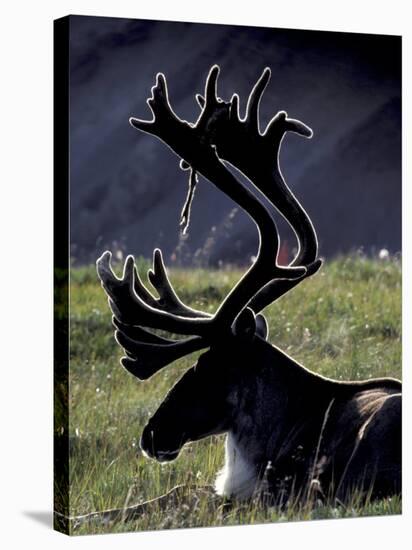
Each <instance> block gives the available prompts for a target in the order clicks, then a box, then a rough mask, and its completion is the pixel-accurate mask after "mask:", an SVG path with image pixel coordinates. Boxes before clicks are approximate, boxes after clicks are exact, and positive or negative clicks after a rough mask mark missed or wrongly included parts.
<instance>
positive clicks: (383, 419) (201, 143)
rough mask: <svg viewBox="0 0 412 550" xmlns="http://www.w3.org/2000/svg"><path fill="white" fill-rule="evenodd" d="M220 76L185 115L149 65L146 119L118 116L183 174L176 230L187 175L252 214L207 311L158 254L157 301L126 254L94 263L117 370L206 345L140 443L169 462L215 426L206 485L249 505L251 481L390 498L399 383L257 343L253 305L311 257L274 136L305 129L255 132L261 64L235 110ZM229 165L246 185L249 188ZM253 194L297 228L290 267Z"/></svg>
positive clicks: (259, 326) (272, 127) (280, 118)
mask: <svg viewBox="0 0 412 550" xmlns="http://www.w3.org/2000/svg"><path fill="white" fill-rule="evenodd" d="M219 71H220V68H219V67H218V66H217V65H215V66H213V67H212V68H211V69H210V71H209V74H208V76H207V79H206V85H205V92H204V95H200V94H198V95H197V96H196V99H197V102H198V104H199V106H200V114H199V116H198V118H197V120H196V122H194V123H188V122H187V121H185V120H182V119H180V118H179V117H178V116H177V115H176V114H175V112H174V111H173V109H172V107H171V105H170V102H169V97H168V89H167V82H166V78H165V76H164V75H163V74H161V73H159V74H158V75H157V78H156V84H155V85H154V86H153V88H152V90H151V92H152V95H151V97H150V98H149V99H148V100H147V103H148V105H149V107H150V109H151V111H152V114H153V119H152V120H149V121H148V120H141V119H138V118H134V117H133V118H131V119H130V123H131V125H132V126H133V127H134V128H136V129H137V130H139V131H141V132H145V133H147V134H151V135H152V136H155V137H156V138H158V139H160V140H161V141H162V142H163V143H164V144H166V145H167V146H168V147H169V148H170V149H171V150H172V151H173V152H174V153H175V154H176V155H177V156H178V157H179V158H180V159H181V160H180V167H181V168H182V169H183V170H187V171H189V193H188V197H187V200H186V204H185V206H184V208H183V211H182V221H181V223H182V225H183V226H184V230H185V229H186V228H187V225H188V223H189V218H190V203H191V200H192V198H193V192H194V188H195V185H196V184H197V183H198V175H200V176H202V177H203V178H204V179H206V180H208V181H209V182H211V183H212V184H214V185H215V186H216V187H217V188H218V189H219V190H221V191H222V192H223V193H225V194H226V195H227V196H228V197H230V198H231V199H232V200H233V201H234V202H235V203H236V204H237V205H238V206H239V207H240V208H242V209H243V210H244V211H245V212H246V213H247V214H248V215H249V216H250V218H251V219H252V220H253V221H254V223H255V225H256V227H257V230H258V235H259V248H258V252H257V254H256V256H255V259H254V261H253V263H252V265H251V266H250V267H249V269H247V271H246V273H245V274H244V275H243V277H242V278H241V279H240V280H239V281H238V282H237V284H236V285H235V286H234V288H232V290H231V291H230V292H229V293H228V294H227V296H226V297H225V298H224V299H223V300H222V302H221V304H220V305H219V307H218V308H217V310H216V312H215V313H214V314H209V313H206V312H203V311H198V310H195V309H193V308H191V307H189V306H188V305H186V304H184V303H183V302H182V300H181V299H180V298H179V296H178V295H177V293H176V292H175V290H174V288H173V286H172V283H171V281H170V279H169V277H168V274H167V271H166V268H165V265H164V261H163V257H162V253H161V251H160V250H159V249H156V250H155V251H154V254H153V268H152V269H150V270H149V271H148V279H149V281H150V283H151V285H152V286H153V289H154V290H155V291H156V293H157V296H156V295H155V294H154V293H153V291H151V290H150V289H149V288H148V287H147V285H144V284H143V282H142V279H141V276H140V274H139V272H138V269H137V267H136V263H135V260H134V257H133V256H128V257H127V259H126V261H125V263H124V269H123V275H122V276H121V277H120V278H119V277H117V276H116V275H115V273H114V272H113V270H112V266H111V253H110V252H109V251H106V252H104V253H103V255H102V256H101V257H100V258H99V259H98V260H97V272H98V276H99V278H100V280H101V284H102V287H103V289H104V290H105V292H106V293H107V296H108V302H109V305H110V308H111V311H112V313H113V318H112V319H113V324H114V326H115V338H116V341H117V343H118V344H119V345H120V346H121V348H123V350H124V352H125V356H124V357H122V359H121V364H122V365H123V367H124V368H125V369H126V370H127V371H129V373H131V374H132V375H133V376H135V377H137V378H139V379H140V380H146V379H148V378H150V377H151V376H152V375H154V374H155V373H156V372H158V371H159V370H160V369H162V368H164V367H165V366H167V365H168V364H170V363H172V362H173V361H175V360H177V359H179V358H181V357H183V356H185V355H187V354H190V353H192V352H195V351H199V350H206V351H203V353H202V354H201V355H200V356H199V359H198V360H197V362H196V364H195V365H194V366H193V367H191V368H190V369H188V370H187V371H186V372H185V373H184V374H183V376H182V377H181V379H180V380H179V381H178V382H177V383H176V384H175V385H174V387H173V388H172V389H171V390H170V391H169V393H168V394H167V395H166V397H165V399H164V400H163V402H162V403H161V405H160V406H159V408H158V410H157V411H156V412H155V414H154V415H153V416H152V417H151V418H150V419H149V420H148V423H147V425H146V427H145V428H144V430H143V433H142V435H141V440H140V446H141V449H142V450H143V452H144V453H145V455H147V456H148V457H151V458H153V459H156V460H158V461H160V462H167V461H171V460H174V459H176V458H177V457H178V455H179V453H180V451H181V449H182V447H183V446H184V445H185V444H186V443H187V442H193V441H198V440H200V439H202V438H205V437H208V436H211V435H213V434H226V447H225V464H224V467H223V469H222V470H221V472H220V473H218V475H217V479H216V491H217V492H218V493H219V494H220V495H223V496H225V497H228V498H230V499H239V500H244V499H250V498H252V497H253V496H254V495H256V494H258V493H259V491H262V490H263V488H264V490H265V492H266V494H269V495H272V496H273V498H275V499H278V500H280V499H285V498H286V499H287V498H288V495H289V496H290V495H291V494H293V495H294V496H297V497H298V498H300V497H302V498H304V497H307V496H308V495H309V494H313V492H314V491H315V492H316V495H317V498H326V497H332V498H338V499H341V500H342V501H344V500H345V499H347V498H349V495H350V494H352V493H353V492H354V491H362V492H363V493H364V494H368V495H369V496H371V497H383V496H388V495H394V494H400V491H401V388H402V386H401V382H400V381H398V380H396V379H393V378H376V379H370V380H365V381H337V380H333V379H329V378H326V377H324V376H321V375H319V374H316V373H315V372H311V371H310V370H308V369H306V368H305V367H304V366H302V365H301V364H299V363H298V362H297V361H295V360H294V359H292V358H291V357H289V356H288V355H287V354H286V353H284V352H283V351H282V350H281V349H279V348H278V347H276V346H275V345H273V344H271V343H269V342H268V334H269V330H268V324H267V321H266V319H265V317H264V316H263V314H262V313H261V312H262V310H263V309H264V308H265V307H266V306H268V305H269V304H272V303H274V302H275V301H276V300H278V299H279V298H280V297H281V296H283V295H284V294H285V293H287V292H288V291H290V290H291V289H293V288H294V287H295V286H296V285H298V284H299V283H301V282H302V281H303V280H305V279H306V278H308V277H310V276H313V275H315V273H316V272H317V271H318V270H319V268H320V267H321V265H322V260H321V259H320V258H319V257H318V241H317V236H316V232H315V229H314V227H313V224H312V222H311V220H310V218H309V216H308V214H307V213H306V211H305V210H304V208H303V207H302V205H301V204H300V202H299V201H298V200H297V198H296V197H295V196H294V194H293V193H292V191H291V190H290V188H289V187H288V186H287V184H286V182H285V180H284V177H283V175H282V173H281V170H280V166H279V150H280V146H281V143H282V141H283V138H284V136H285V134H286V133H287V132H294V133H296V134H298V135H300V136H303V137H306V138H310V137H312V130H311V129H310V128H309V127H308V126H306V125H305V124H304V123H303V122H301V121H299V120H296V119H292V118H289V117H288V115H287V113H286V112H285V111H280V112H278V113H277V114H276V115H275V116H274V117H273V118H272V119H271V120H270V122H269V123H268V124H267V127H266V129H265V130H264V131H263V132H262V131H261V129H260V122H259V107H260V102H261V98H262V94H263V92H264V90H265V88H266V86H267V84H268V82H269V79H270V69H269V68H266V69H265V70H264V71H263V73H262V74H261V76H260V78H259V79H258V80H257V82H256V83H255V85H254V87H253V89H252V91H251V93H250V95H249V97H248V101H247V106H246V111H245V115H244V116H243V117H242V116H241V115H240V112H239V96H238V95H237V94H234V95H233V96H232V97H231V99H230V101H224V100H222V99H221V98H219V97H218V95H217V79H218V75H219ZM236 171H239V172H241V173H242V174H243V175H244V176H245V177H246V178H247V179H248V180H249V181H250V182H251V183H252V184H253V186H254V192H252V191H251V190H250V189H249V188H248V187H247V186H245V185H244V184H243V183H241V181H239V178H238V177H237V175H236ZM263 197H265V199H263ZM265 201H266V202H267V201H268V202H269V203H271V205H273V206H274V207H275V208H276V209H277V210H278V212H280V214H281V215H282V216H283V217H284V218H285V220H286V221H287V222H288V224H289V225H290V226H291V228H292V229H293V231H294V234H295V236H296V239H297V243H298V248H297V252H296V255H295V257H294V259H293V261H292V262H291V263H290V264H289V265H279V264H278V253H279V243H280V241H279V234H278V230H277V226H276V223H275V220H274V219H273V217H272V214H271V212H270V210H269V209H268V208H267V206H266V204H265ZM157 329H159V330H160V331H162V334H163V331H166V332H167V333H169V334H170V337H168V338H166V337H165V336H164V335H160V334H159V331H158V330H157ZM179 335H180V336H179ZM285 495H286V496H285Z"/></svg>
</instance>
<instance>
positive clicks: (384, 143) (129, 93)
mask: <svg viewBox="0 0 412 550" xmlns="http://www.w3.org/2000/svg"><path fill="white" fill-rule="evenodd" d="M214 63H218V64H219V65H220V67H221V73H220V77H219V82H218V95H219V96H220V97H222V98H223V99H225V100H228V99H230V97H231V95H232V93H233V92H237V93H239V95H240V99H241V102H240V105H241V113H243V112H244V108H245V105H246V100H247V96H248V94H249V92H250V90H251V88H252V86H253V84H254V83H255V82H256V80H257V78H258V77H259V76H260V74H261V72H262V70H263V68H264V67H266V66H269V67H270V68H271V69H272V79H271V81H270V83H269V85H268V87H267V89H266V92H265V94H264V96H263V100H262V103H261V127H262V128H264V127H265V126H266V124H267V123H268V122H269V120H270V119H271V118H272V116H273V115H274V114H275V113H276V112H277V111H278V110H281V109H282V110H286V111H287V113H288V115H289V116H290V117H293V118H298V119H300V120H302V121H303V122H305V123H306V124H307V125H309V126H310V127H311V128H312V129H313V131H314V137H313V139H312V140H305V139H302V138H300V137H299V136H297V135H295V134H288V135H287V136H286V138H285V140H284V141H283V145H282V150H281V156H280V165H281V169H282V172H283V174H284V176H285V179H286V181H287V183H288V185H289V186H290V187H291V189H292V190H293V192H294V193H295V194H296V196H297V197H298V198H299V200H300V201H301V202H302V204H303V205H304V207H305V209H306V210H307V212H308V213H309V215H310V216H311V218H312V220H313V223H314V225H315V228H316V230H317V233H318V238H319V243H320V253H321V255H322V256H325V257H333V256H337V255H340V254H343V253H348V252H353V251H358V250H363V252H365V253H366V254H375V253H379V251H381V252H382V251H383V250H384V251H388V252H389V254H393V253H397V252H399V251H400V250H401V39H400V37H395V36H379V35H363V34H347V33H332V32H320V31H301V30H286V29H266V28H252V27H240V26H228V25H210V24H192V23H174V22H157V21H142V20H131V19H117V18H116V19H115V18H102V17H84V16H72V17H71V22H70V170H71V173H70V185H71V194H70V199H71V203H70V216H71V226H70V232H71V256H72V259H73V262H74V263H75V264H86V263H91V262H94V261H95V260H96V258H97V257H98V256H99V255H100V254H101V253H102V252H103V250H105V249H106V248H110V249H112V250H114V251H115V253H116V254H117V256H118V257H119V259H120V258H121V256H122V255H123V254H128V253H132V254H134V255H136V256H139V255H142V256H145V257H150V256H151V254H152V250H153V248H154V247H156V246H157V247H160V248H162V250H163V252H164V256H165V259H166V262H167V263H168V264H169V265H170V264H175V265H188V264H191V265H199V266H217V265H221V264H222V263H224V262H228V263H232V264H239V265H244V264H248V263H249V262H250V259H251V257H252V256H253V255H254V254H255V253H256V249H257V234H256V230H255V228H254V225H253V223H252V222H251V221H250V220H249V218H248V217H247V216H246V215H245V214H244V213H243V212H242V211H240V210H239V209H238V208H236V205H235V204H234V203H232V202H231V201H230V200H229V199H228V198H227V197H226V196H225V195H224V194H223V193H221V192H219V191H218V190H217V189H216V188H215V187H214V186H213V185H212V184H211V183H209V182H208V181H206V180H204V179H202V178H200V181H199V184H198V186H197V188H196V193H195V198H194V202H193V205H192V217H191V224H190V227H189V231H188V234H187V235H184V236H183V235H181V234H180V230H179V220H180V212H181V209H182V205H183V203H184V200H185V197H186V194H187V179H188V177H187V172H182V171H181V170H180V168H179V159H178V158H177V157H176V156H175V155H174V154H173V153H172V152H171V151H170V150H169V149H168V148H167V147H166V146H165V145H164V144H163V143H161V142H160V141H159V140H158V139H156V138H154V137H153V136H150V135H148V134H144V133H141V132H138V131H137V130H135V129H133V128H132V127H131V126H130V125H129V122H128V119H129V117H130V116H136V117H138V118H146V119H151V117H152V115H151V112H150V110H149V108H148V106H147V104H146V99H147V98H148V97H149V96H150V88H151V87H152V86H153V84H154V81H155V75H156V73H157V72H160V71H161V72H164V73H165V75H166V77H167V81H168V86H169V97H170V102H171V105H172V106H173V109H174V110H175V112H176V113H177V114H178V115H179V116H180V117H181V118H183V119H185V120H188V121H190V122H192V121H195V120H196V118H197V116H198V114H199V107H198V105H197V103H196V101H195V98H194V96H195V94H196V93H198V92H200V93H202V92H203V87H204V83H205V78H206V76H207V73H208V70H209V68H210V67H211V66H212V65H213V64H214ZM274 215H275V216H276V213H275V212H274ZM276 219H277V221H279V229H280V231H281V235H282V242H283V249H282V259H283V260H284V261H287V259H288V258H289V257H290V256H291V254H292V253H293V250H294V248H295V247H296V242H295V240H294V238H293V235H292V233H291V232H290V230H289V228H288V227H287V226H286V224H285V223H284V222H282V221H281V220H279V219H278V217H277V218H276ZM385 253H386V252H385Z"/></svg>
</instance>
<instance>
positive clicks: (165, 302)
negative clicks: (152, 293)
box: [148, 248, 211, 318]
mask: <svg viewBox="0 0 412 550" xmlns="http://www.w3.org/2000/svg"><path fill="white" fill-rule="evenodd" d="M148 277H149V280H150V282H151V284H152V285H153V287H154V288H155V289H156V291H157V293H158V294H159V300H157V307H158V309H164V310H165V311H170V312H171V313H175V314H177V315H181V316H182V317H188V318H199V317H204V318H210V317H211V315H210V314H209V313H205V312H204V311H198V310H196V309H193V308H191V307H188V306H186V305H185V304H184V303H183V302H182V301H181V300H180V299H179V297H178V295H177V294H176V292H175V290H174V288H173V286H172V284H171V282H170V280H169V278H168V276H167V271H166V267H165V265H164V262H163V256H162V251H161V250H160V249H159V248H156V249H155V250H154V251H153V269H149V271H148Z"/></svg>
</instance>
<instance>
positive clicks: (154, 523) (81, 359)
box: [69, 257, 401, 534]
mask: <svg viewBox="0 0 412 550" xmlns="http://www.w3.org/2000/svg"><path fill="white" fill-rule="evenodd" d="M140 264H145V261H144V260H140ZM146 267H147V266H146ZM240 275H241V272H240V271H239V270H236V269H233V270H221V271H212V270H202V269H196V270H182V269H174V270H172V271H171V278H172V280H173V283H174V284H175V287H176V289H177V290H178V293H179V295H180V296H181V298H182V299H183V301H184V302H186V303H188V304H190V305H192V306H194V307H196V308H198V309H204V310H207V311H214V309H215V308H216V307H217V305H218V303H219V302H220V301H221V299H222V297H223V296H224V295H225V294H226V293H227V292H228V291H229V289H230V288H231V287H232V285H233V284H234V282H235V281H236V280H237V279H238V278H239V276H240ZM70 291H71V295H70V306H71V310H70V321H71V334H70V341H71V349H70V358H71V363H70V396H69V407H70V438H69V439H70V512H71V516H76V515H81V514H86V513H89V512H94V511H100V510H105V509H109V508H120V507H122V506H124V505H132V504H136V503H138V502H143V501H146V500H148V499H151V498H154V497H157V496H159V495H162V494H164V493H165V492H167V491H168V490H169V489H171V488H172V487H174V486H175V485H179V484H184V485H186V486H187V490H185V491H183V493H182V494H181V495H180V497H179V500H178V502H177V503H174V505H171V506H169V507H166V508H162V507H160V506H159V507H156V506H154V507H153V509H152V510H151V512H150V513H146V514H143V515H142V517H140V518H139V519H138V520H136V521H133V522H131V523H126V524H125V523H122V522H120V521H119V522H117V523H114V524H111V525H106V526H104V525H98V524H92V523H91V524H87V525H82V526H81V527H79V528H75V527H73V526H72V533H73V534H86V533H103V532H123V531H130V530H154V529H165V528H179V527H185V528H187V527H197V526H216V525H234V524H253V523H263V522H273V521H289V520H309V519H320V518H337V517H359V516H370V515H381V514H382V515H383V514H397V513H400V512H401V502H400V499H399V498H392V499H385V500H382V501H378V502H369V503H366V504H365V503H361V501H360V500H359V499H358V498H357V497H356V495H354V498H353V501H352V503H351V504H350V505H348V506H343V505H341V506H337V505H322V504H321V503H320V502H310V503H306V504H305V505H302V506H299V505H291V506H289V507H287V508H286V509H283V510H280V509H278V508H276V507H268V506H264V505H263V504H261V503H259V502H251V503H249V504H247V505H246V504H238V505H235V506H234V507H232V508H230V509H227V508H226V507H225V506H222V505H221V503H218V502H216V501H215V500H214V499H213V498H211V496H210V494H207V493H206V492H205V491H202V487H204V486H207V485H211V484H213V482H214V478H215V476H216V473H217V471H218V470H219V468H220V467H221V466H222V464H223V438H222V437H210V438H207V439H205V440H202V441H200V442H197V443H193V444H189V445H187V446H186V447H185V448H184V449H183V451H182V453H181V455H180V457H179V458H178V459H177V460H176V461H174V462H172V463H169V464H163V465H161V464H158V463H157V462H155V461H153V460H148V459H147V458H145V457H144V456H142V454H141V452H140V450H139V446H138V441H139V438H140V435H141V432H142V428H143V426H144V425H145V423H146V422H147V420H148V418H149V416H150V415H151V414H152V413H153V412H154V411H155V410H156V408H157V406H158V405H159V404H160V403H161V401H162V399H163V397H164V396H165V394H166V392H167V391H168V389H169V388H170V387H171V386H172V384H173V383H174V382H175V381H176V380H177V379H178V377H179V376H180V375H181V374H182V373H183V372H184V371H185V369H187V368H188V367H189V366H191V365H192V364H193V363H194V361H195V360H196V355H192V356H189V357H186V358H183V359H182V360H180V361H177V362H176V363H174V364H173V365H171V366H169V367H168V368H166V369H164V370H162V371H160V372H159V373H157V374H156V375H155V376H154V377H153V378H152V379H150V380H148V381H146V382H139V380H137V379H136V378H133V377H132V376H131V375H130V374H128V373H127V372H126V371H125V370H123V369H122V368H121V366H120V365H119V358H120V356H121V355H122V353H121V350H120V349H119V348H118V346H117V345H116V344H115V342H114V339H113V330H112V327H111V321H110V312H109V308H108V306H107V302H106V298H105V295H104V293H103V290H102V289H101V287H100V285H99V283H98V281H97V277H96V274H95V269H94V266H90V267H82V268H76V269H72V270H71V286H70ZM265 313H266V316H267V319H268V323H269V326H270V341H272V342H273V343H276V344H277V345H279V346H280V347H281V348H282V349H283V350H285V351H286V352H287V353H288V354H290V355H292V356H293V357H294V358H296V359H297V360H298V361H300V362H301V363H303V364H304V365H305V366H306V367H308V368H309V369H311V370H313V371H316V372H319V373H321V374H324V375H326V376H329V377H332V378H336V379H354V380H360V379H367V378H372V377H377V376H394V377H397V378H401V266H400V262H399V260H396V259H392V260H386V261H379V260H372V259H367V258H363V257H345V258H341V259H337V260H334V261H330V262H327V264H326V266H324V267H323V268H322V270H321V272H320V273H319V274H318V275H316V276H315V277H313V278H312V279H311V280H307V281H305V282H303V283H302V284H301V285H300V286H299V287H297V288H296V289H295V290H294V291H293V292H291V293H290V294H289V295H286V296H285V297H283V298H282V299H281V300H279V302H277V303H276V304H274V305H272V306H271V307H269V308H268V309H267V310H266V312H265Z"/></svg>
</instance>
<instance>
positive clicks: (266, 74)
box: [236, 67, 271, 132]
mask: <svg viewBox="0 0 412 550" xmlns="http://www.w3.org/2000/svg"><path fill="white" fill-rule="evenodd" d="M270 74H271V72H270V69H269V67H266V68H265V69H264V71H263V72H262V74H261V76H260V78H259V79H258V81H257V82H256V84H255V85H254V86H253V89H252V91H251V92H250V95H249V98H248V102H247V107H246V118H245V122H246V124H247V125H248V126H249V127H251V128H255V129H256V130H257V132H260V128H259V105H260V100H261V99H262V96H263V92H264V91H265V88H266V86H267V84H268V82H269V80H270ZM236 109H237V107H236Z"/></svg>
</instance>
